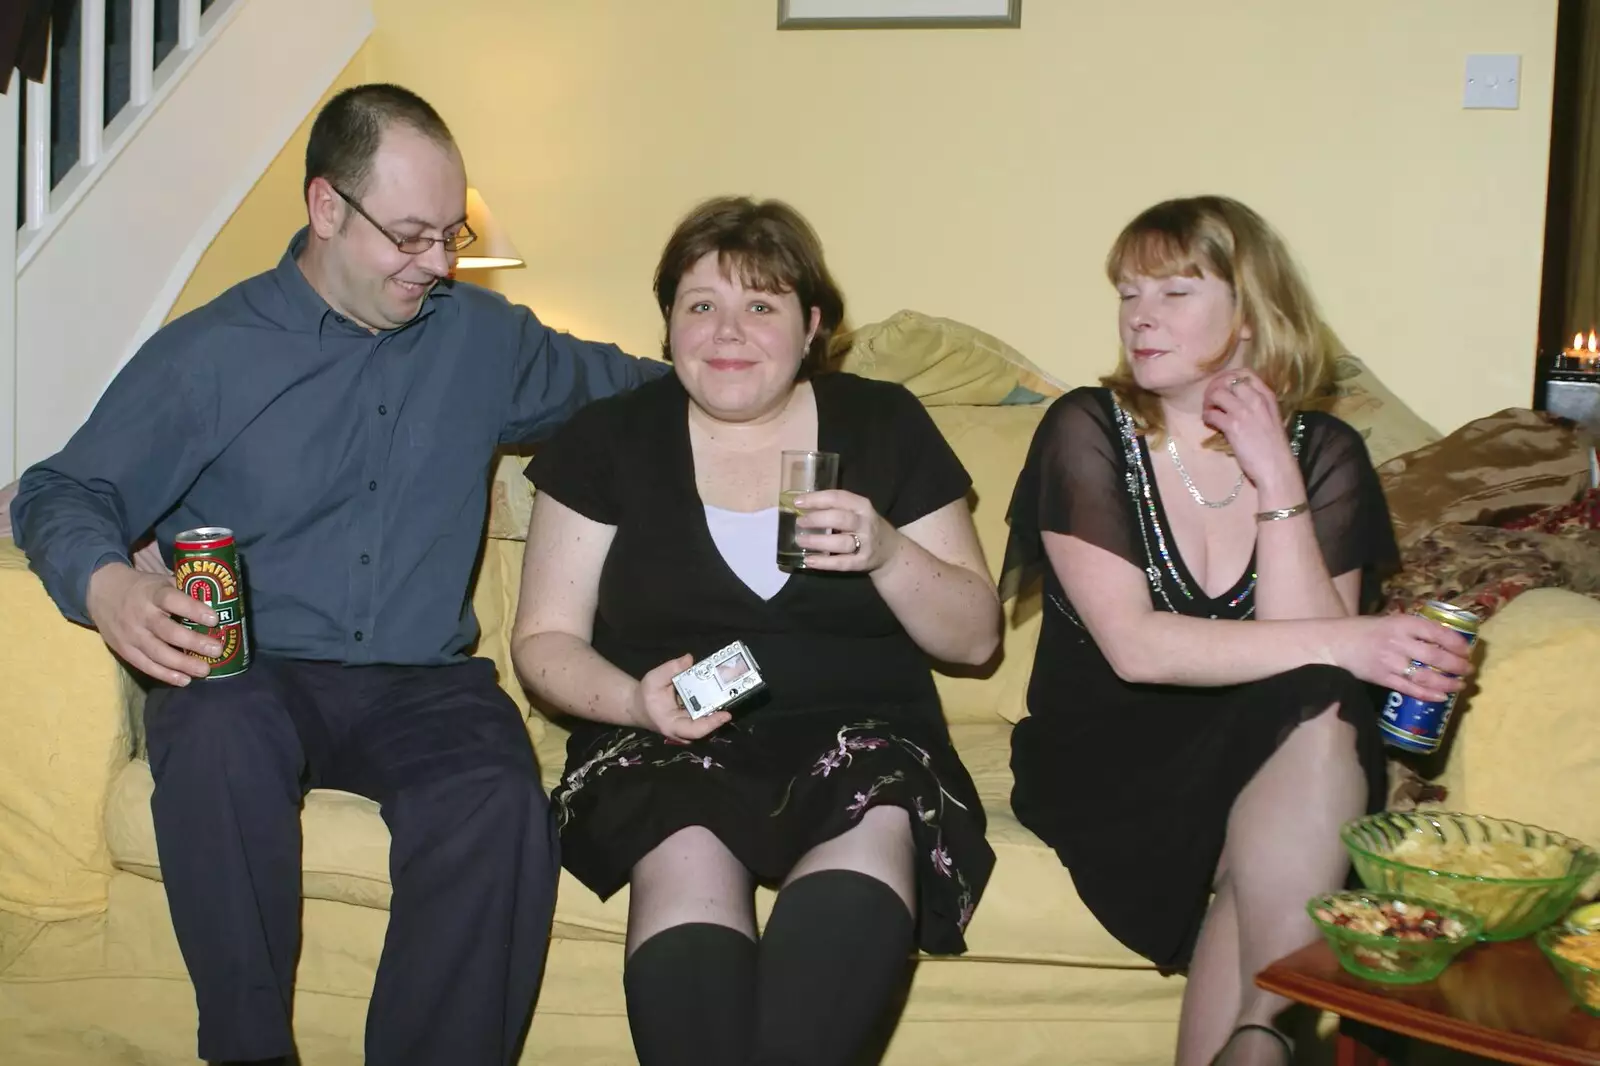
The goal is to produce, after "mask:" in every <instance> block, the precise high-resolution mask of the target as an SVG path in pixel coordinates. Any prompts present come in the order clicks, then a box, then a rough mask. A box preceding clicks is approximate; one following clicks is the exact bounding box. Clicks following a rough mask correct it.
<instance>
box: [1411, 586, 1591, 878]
mask: <svg viewBox="0 0 1600 1066" xmlns="http://www.w3.org/2000/svg"><path fill="white" fill-rule="evenodd" d="M1478 643H1479V646H1480V647H1481V649H1482V651H1481V659H1480V660H1479V672H1478V677H1479V683H1478V685H1477V686H1476V687H1475V688H1473V689H1469V690H1468V692H1467V694H1466V696H1465V698H1464V699H1463V700H1462V702H1461V704H1460V708H1459V710H1458V711H1457V713H1458V715H1459V716H1460V722H1459V727H1458V731H1457V734H1456V737H1455V739H1454V741H1453V742H1452V745H1451V751H1450V756H1449V765H1448V767H1447V769H1446V771H1445V774H1444V777H1443V783H1444V784H1445V785H1446V787H1447V788H1449V790H1450V793H1449V796H1448V797H1447V799H1446V800H1445V801H1444V806H1446V807H1449V808H1452V809H1456V810H1464V811H1469V812H1472V813H1475V814H1489V815H1494V816H1495V817H1498V818H1514V819H1516V820H1518V821H1522V822H1530V823H1532V824H1534V825H1539V826H1543V827H1544V828H1546V829H1554V830H1556V831H1558V832H1562V833H1566V834H1568V835H1570V836H1574V837H1577V838H1578V839H1580V840H1582V841H1584V842H1586V843H1588V844H1589V845H1591V846H1596V847H1600V804H1596V803H1595V795H1594V791H1595V782H1596V781H1600V732H1597V731H1596V729H1595V712H1596V710H1597V709H1600V602H1597V601H1595V600H1593V599H1591V598H1589V597H1587V596H1580V595H1578V594H1577V593H1573V592H1567V591H1565V590H1563V589H1534V590H1533V591H1531V592H1525V593H1523V594H1522V595H1521V596H1518V597H1517V598H1516V599H1514V600H1512V601H1511V602H1510V603H1509V604H1507V605H1506V606H1505V607H1503V608H1502V609H1501V610H1500V611H1499V613H1497V614H1496V615H1495V616H1494V617H1493V618H1491V619H1489V620H1488V621H1487V622H1485V623H1484V626H1483V630H1482V632H1481V634H1480V635H1479V640H1478Z"/></svg>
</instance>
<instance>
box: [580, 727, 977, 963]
mask: <svg viewBox="0 0 1600 1066" xmlns="http://www.w3.org/2000/svg"><path fill="white" fill-rule="evenodd" d="M941 732H942V731H941ZM930 733H931V731H930V730H929V729H928V728H927V727H926V726H925V725H922V724H921V723H919V722H918V721H916V719H915V718H914V717H910V716H901V715H879V716H871V715H867V714H859V713H858V714H847V713H842V712H831V713H820V712H819V713H816V714H801V715H783V716H773V717H771V718H770V719H763V717H762V716H761V715H760V714H753V715H750V716H749V717H747V718H745V719H742V720H735V721H734V722H732V723H730V724H728V725H726V726H723V727H722V728H721V729H720V730H718V731H717V732H715V733H713V734H712V735H711V736H709V737H707V738H705V739H703V740H698V741H694V742H692V743H683V742H681V741H671V740H667V739H666V738H664V737H662V736H660V735H659V734H656V733H651V732H646V731H643V730H638V729H630V728H601V727H595V726H593V725H590V724H588V723H584V724H583V725H582V726H580V728H579V729H578V731H577V732H575V733H574V734H573V736H572V738H571V739H570V740H569V741H568V744H567V767H566V771H565V773H564V774H563V775H562V781H561V784H560V786H559V787H557V789H556V790H555V792H554V793H553V794H552V796H551V801H552V805H553V806H554V808H555V813H556V819H557V823H558V824H559V826H560V829H561V860H562V864H563V865H564V866H566V867H567V869H569V870H571V871H572V873H573V874H574V875H575V876H576V877H577V878H578V880H580V881H582V882H583V883H584V884H585V885H587V886H588V887H589V888H590V889H592V890H593V891H594V892H595V893H596V894H597V895H599V896H600V898H602V899H605V898H607V897H609V896H610V895H612V893H614V892H616V891H617V889H619V888H621V887H622V886H623V885H624V884H626V883H627V882H628V878H629V876H630V875H631V873H632V870H633V866H634V864H635V863H637V862H638V861H639V860H640V859H641V858H643V857H644V856H645V855H646V854H648V853H649V852H650V851H651V850H652V849H653V848H655V847H656V845H658V844H660V843H661V842H662V841H663V840H665V839H666V838H667V837H669V836H671V835H672V834H673V833H676V832H677V831H678V830H680V829H684V828H687V827H689V826H704V827H705V828H707V829H709V830H710V831H711V832H713V833H715V834H716V836H717V838H718V839H719V840H721V841H722V843H723V844H724V845H726V846H727V848H728V850H729V851H731V852H733V854H734V855H735V856H736V857H737V858H738V859H739V861H740V862H742V863H744V865H745V866H746V867H747V868H749V870H750V871H751V873H752V874H753V875H754V876H755V878H756V879H757V880H758V881H760V882H762V883H764V884H777V883H779V882H781V881H782V880H783V878H784V877H785V875H787V874H788V872H789V871H790V870H791V869H792V868H793V867H794V865H795V864H796V863H797V862H798V861H799V860H800V858H801V857H802V856H803V855H804V854H805V853H806V852H807V851H809V850H810V849H811V848H813V847H815V846H816V845H818V844H820V843H822V842H824V841H827V840H830V839H832V838H834V837H836V836H838V835H839V834H841V833H844V832H846V831H848V830H849V829H852V828H853V827H855V826H856V825H857V824H859V822H860V820H861V816H862V815H863V814H865V813H866V812H867V811H868V810H870V809H871V808H873V807H878V806H885V805H888V806H895V807H900V808H903V809H904V810H905V811H906V812H907V813H909V814H910V816H911V831H912V837H913V839H914V841H915V844H916V854H917V870H916V873H917V886H918V889H917V891H918V908H917V909H918V923H917V924H918V930H919V932H918V944H919V946H920V947H921V948H922V950H924V951H926V952H929V953H931V954H937V955H952V954H959V953H961V952H962V951H964V950H965V949H966V942H965V940H964V938H963V933H964V932H965V930H966V927H967V923H968V922H969V921H970V920H971V918H972V912H973V908H974V907H975V906H976V905H977V902H978V897H979V896H980V895H981V893H982V891H983V887H984V885H985V883H987V881H988V879H989V873H990V871H991V870H992V869H993V868H994V852H993V851H992V850H991V849H990V848H989V845H988V842H987V841H986V840H985V839H984V814H983V808H982V806H981V805H980V804H979V802H978V796H977V793H976V790H975V789H974V787H973V784H972V779H971V778H970V777H969V776H968V775H967V771H966V769H965V767H963V766H962V765H961V762H960V760H959V759H958V758H957V757H956V754H955V751H954V749H953V748H952V747H951V746H950V743H949V741H948V740H947V739H945V738H944V737H943V736H937V735H930Z"/></svg>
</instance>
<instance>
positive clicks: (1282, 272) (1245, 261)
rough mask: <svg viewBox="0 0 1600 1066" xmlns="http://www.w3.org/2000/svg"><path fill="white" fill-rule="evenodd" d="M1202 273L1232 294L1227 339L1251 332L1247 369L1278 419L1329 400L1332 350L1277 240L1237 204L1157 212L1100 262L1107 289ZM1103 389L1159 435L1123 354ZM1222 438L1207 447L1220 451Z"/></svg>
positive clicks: (1151, 399) (1156, 408)
mask: <svg viewBox="0 0 1600 1066" xmlns="http://www.w3.org/2000/svg"><path fill="white" fill-rule="evenodd" d="M1202 273H1209V274H1211V275H1213V276H1214V277H1218V278H1221V279H1222V280H1223V281H1225V282H1227V283H1228V285H1229V287H1230V288H1232V289H1233V301H1234V312H1233V316H1234V317H1233V338H1234V339H1237V338H1238V336H1239V333H1240V331H1241V330H1242V329H1243V328H1244V327H1245V326H1249V327H1250V338H1251V339H1250V346H1249V348H1248V349H1247V353H1248V354H1247V359H1246V362H1247V365H1248V366H1249V367H1250V369H1251V370H1253V371H1255V372H1256V373H1257V374H1259V375H1260V376H1261V380H1262V381H1265V382H1266V383H1267V385H1268V387H1269V388H1271V389H1272V391H1273V392H1274V393H1276V394H1277V397H1278V405H1279V407H1280V408H1281V409H1282V411H1283V415H1284V417H1285V419H1287V418H1290V417H1292V416H1293V415H1294V413H1295V412H1296V411H1299V410H1302V409H1304V408H1305V407H1306V406H1308V405H1309V404H1310V402H1311V401H1312V400H1314V399H1316V398H1317V397H1318V396H1319V395H1320V394H1321V393H1322V392H1324V391H1325V390H1326V388H1327V386H1328V384H1329V382H1330V381H1331V379H1332V374H1333V357H1334V347H1335V345H1336V342H1335V341H1334V339H1333V334H1332V331H1331V330H1329V328H1328V326H1327V324H1326V323H1324V322H1323V321H1322V318H1321V316H1320V315H1319V314H1318V313H1317V307H1316V302H1315V301H1314V300H1313V299H1312V296H1311V290H1310V288H1309V287H1307V285H1306V283H1305V280H1304V279H1303V278H1302V277H1301V275H1300V271H1299V269H1298V268H1297V267H1296V266H1295V264H1294V260H1293V258H1292V257H1291V256H1290V255H1289V249H1288V246H1287V245H1286V244H1284V242H1283V238H1281V237H1279V236H1278V234H1277V233H1276V232H1275V231H1274V230H1273V229H1272V227H1271V226H1269V225H1267V222H1266V220H1265V219H1263V218H1262V217H1261V216H1260V215H1258V214H1256V213H1255V212H1254V211H1252V210H1251V209H1250V208H1248V207H1246V206H1245V205H1244V204H1242V203H1239V202H1238V201H1237V200H1230V199H1228V198H1227V197H1225V196H1195V197H1191V198H1189V199H1184V200H1168V201H1166V202H1164V203H1159V204H1156V205H1155V206H1154V207H1151V208H1148V209H1146V210H1145V211H1143V212H1141V213H1140V214H1139V216H1138V217H1137V218H1135V219H1134V220H1133V221H1132V222H1130V223H1128V225H1127V226H1126V227H1125V228H1124V229H1123V231H1122V233H1121V234H1120V235H1119V236H1118V237H1117V240H1116V243H1115V244H1113V245H1112V246H1111V252H1110V254H1109V255H1107V256H1106V276H1107V277H1108V278H1110V279H1111V283H1112V284H1113V285H1116V284H1119V283H1120V282H1121V280H1122V279H1123V278H1126V277H1128V276H1130V275H1133V274H1141V275H1143V276H1145V277H1153V278H1165V277H1175V276H1178V275H1182V276H1186V277H1199V276H1200V275H1201V274H1202ZM1231 348H1232V344H1231V343H1230V344H1229V349H1230V350H1231ZM1101 384H1103V385H1105V386H1106V387H1107V388H1109V389H1111V390H1112V392H1114V393H1115V394H1116V396H1117V399H1118V401H1120V402H1121V403H1122V405H1123V406H1124V407H1126V408H1127V409H1128V410H1129V411H1130V412H1131V413H1132V414H1133V416H1134V418H1135V420H1136V421H1138V423H1139V425H1140V426H1141V428H1143V429H1144V430H1145V431H1146V432H1154V433H1159V432H1161V431H1162V430H1163V429H1164V428H1165V427H1164V426H1163V425H1162V418H1161V405H1160V404H1159V403H1158V402H1157V401H1156V397H1155V396H1154V395H1153V394H1151V393H1149V392H1146V391H1145V390H1144V389H1141V388H1140V387H1139V385H1138V384H1137V383H1136V382H1135V381H1134V379H1133V369H1132V367H1131V366H1130V365H1129V362H1128V353H1127V352H1125V351H1124V352H1122V353H1121V354H1120V356H1119V357H1118V360H1117V369H1116V370H1115V371H1114V372H1113V373H1111V374H1110V375H1108V376H1106V377H1104V378H1102V379H1101ZM1220 437H1221V434H1217V435H1216V437H1215V438H1213V439H1211V440H1208V444H1220V443H1221V442H1220Z"/></svg>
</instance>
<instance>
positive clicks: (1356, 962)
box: [1306, 892, 1483, 985]
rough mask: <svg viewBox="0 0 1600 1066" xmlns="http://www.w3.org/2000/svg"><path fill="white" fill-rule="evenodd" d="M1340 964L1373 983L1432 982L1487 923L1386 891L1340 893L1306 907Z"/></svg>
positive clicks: (1408, 983)
mask: <svg viewBox="0 0 1600 1066" xmlns="http://www.w3.org/2000/svg"><path fill="white" fill-rule="evenodd" d="M1306 913H1307V914H1309V915H1311V920H1312V921H1313V922H1316V923H1317V928H1318V929H1320V930H1322V935H1323V937H1324V938H1325V939H1326V940H1327V941H1328V947H1329V948H1331V949H1333V954H1334V957H1335V958H1337V959H1338V960H1339V965H1340V966H1343V967H1344V968H1345V969H1346V970H1348V971H1350V972H1351V973H1353V974H1355V975H1356V976H1357V977H1365V978H1366V979H1367V980H1369V981H1381V982H1382V983H1384V984H1391V985H1414V984H1420V983H1421V982H1423V981H1431V980H1433V979H1434V978H1435V977H1438V976H1439V975H1440V974H1441V973H1443V972H1444V968H1445V967H1446V966H1449V965H1450V961H1451V960H1452V959H1454V958H1455V957H1456V956H1457V955H1459V954H1461V952H1463V951H1465V950H1466V949H1467V948H1469V947H1471V946H1472V945H1473V944H1476V943H1477V942H1478V937H1479V935H1480V934H1481V933H1482V932H1483V923H1482V922H1480V921H1478V919H1476V918H1474V917H1473V916H1472V915H1470V914H1468V913H1466V912H1465V911H1459V910H1455V909H1453V908H1450V907H1439V906H1436V905H1434V904H1432V903H1429V902H1427V901H1426V900H1420V899H1407V898H1406V897H1404V896H1394V895H1389V894H1387V893H1383V892H1334V893H1330V894H1329V895H1326V896H1317V897H1315V898H1314V899H1312V900H1311V901H1310V902H1309V903H1307V904H1306Z"/></svg>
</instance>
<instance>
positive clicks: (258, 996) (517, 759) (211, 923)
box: [145, 657, 559, 1066]
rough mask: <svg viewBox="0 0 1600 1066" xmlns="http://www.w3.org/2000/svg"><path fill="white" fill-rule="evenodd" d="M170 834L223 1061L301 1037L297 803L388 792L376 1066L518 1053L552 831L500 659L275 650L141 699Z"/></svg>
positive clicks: (165, 850)
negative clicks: (240, 670) (441, 660)
mask: <svg viewBox="0 0 1600 1066" xmlns="http://www.w3.org/2000/svg"><path fill="white" fill-rule="evenodd" d="M145 723H146V732H147V735H148V738H149V748H150V767H151V770H152V772H153V774H154V776H155V782H156V785H155V795H154V796H153V798H152V799H151V802H150V806H151V810H152V812H153V814H154V816H155V827H156V843H157V849H158V852H159V854H160V858H161V871H162V878H163V880H164V882H165V884H166V891H167V901H168V905H169V906H170V908H171V911H172V921H173V925H174V927H175V928H176V930H177V934H178V944H179V946H180V947H181V948H182V950H183V957H184V961H185V963H187V965H188V968H189V974H190V977H191V978H192V979H193V981H194V986H195V996H196V1000H197V1002H198V1004H199V1011H200V1033H199V1054H200V1057H201V1058H203V1059H206V1060H209V1061H220V1060H231V1059H246V1060H248V1059H262V1058H271V1057H273V1056H278V1055H287V1054H290V1053H292V1051H293V1046H294V1045H293V1034H292V1029H291V1017H292V1002H293V983H294V969H295V961H296V958H297V957H298V954H299V946H300V872H301V869H300V845H301V841H300V808H301V802H302V799H303V797H304V796H305V793H306V792H307V791H308V790H310V789H313V788H336V789H342V790H344V791H347V792H354V793H357V794H359V795H362V796H367V797H369V798H371V799H373V800H376V801H377V802H378V803H379V804H381V806H382V810H383V819H384V821H385V822H386V823H388V826H389V832H390V837H391V844H390V854H389V872H390V878H391V881H392V883H393V886H394V898H393V902H392V904H391V906H390V912H389V929H388V934H387V936H386V938H385V940H384V946H383V956H382V959H381V960H380V962H379V966H378V976H377V981H376V983H375V985H374V988H373V993H372V1003H371V1007H370V1008H369V1011H368V1015H367V1037H366V1052H367V1055H366V1060H367V1062H368V1063H369V1064H371V1066H399V1064H407V1066H410V1064H433V1063H440V1064H444V1063H449V1064H451V1066H478V1064H482V1066H491V1064H496V1066H498V1064H506V1063H511V1062H514V1061H515V1059H516V1056H517V1053H518V1045H519V1041H520V1038H521V1035H522V1033H523V1031H524V1028H525V1026H526V1023H527V1020H528V1016H529V1013H530V1011H531V1010H532V1007H533V1002H534V998H535V996H536V994H537V992H538V988H539V980H540V977H541V975H542V973H543V969H544V957H545V949H546V945H547V943H548V936H549V930H550V920H551V915H552V912H553V909H554V905H555V887H556V878H557V875H558V873H559V860H558V855H557V843H556V834H555V831H554V829H553V827H552V823H551V820H550V813H549V805H548V803H547V802H546V800H545V796H544V792H543V790H542V789H541V788H540V785H539V775H538V770H537V768H536V765H535V762H534V757H533V751H532V747H531V745H530V744H529V741H528V735H527V732H526V730H525V728H524V725H523V721H522V715H521V713H520V712H519V711H518V710H517V707H516V705H515V704H514V703H512V701H511V699H510V697H508V696H507V695H506V694H505V693H504V692H503V691H501V689H500V688H499V687H498V686H497V685H496V684H495V672H494V666H493V664H492V663H490V662H489V661H488V660H485V659H472V660H469V661H467V662H464V663H460V664H456V665H449V666H426V667H415V666H358V667H347V666H343V665H340V664H338V663H327V662H309V661H304V660H293V659H274V658H268V657H261V658H258V659H257V660H256V662H255V663H254V664H253V665H252V666H251V668H250V670H249V671H247V672H246V673H244V674H242V675H240V676H238V677H232V678H218V679H214V680H204V681H195V682H193V683H191V684H189V685H188V686H186V687H184V688H166V687H161V688H158V689H156V690H155V691H153V692H152V693H151V694H150V698H149V700H148V701H147V703H146V708H145Z"/></svg>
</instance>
